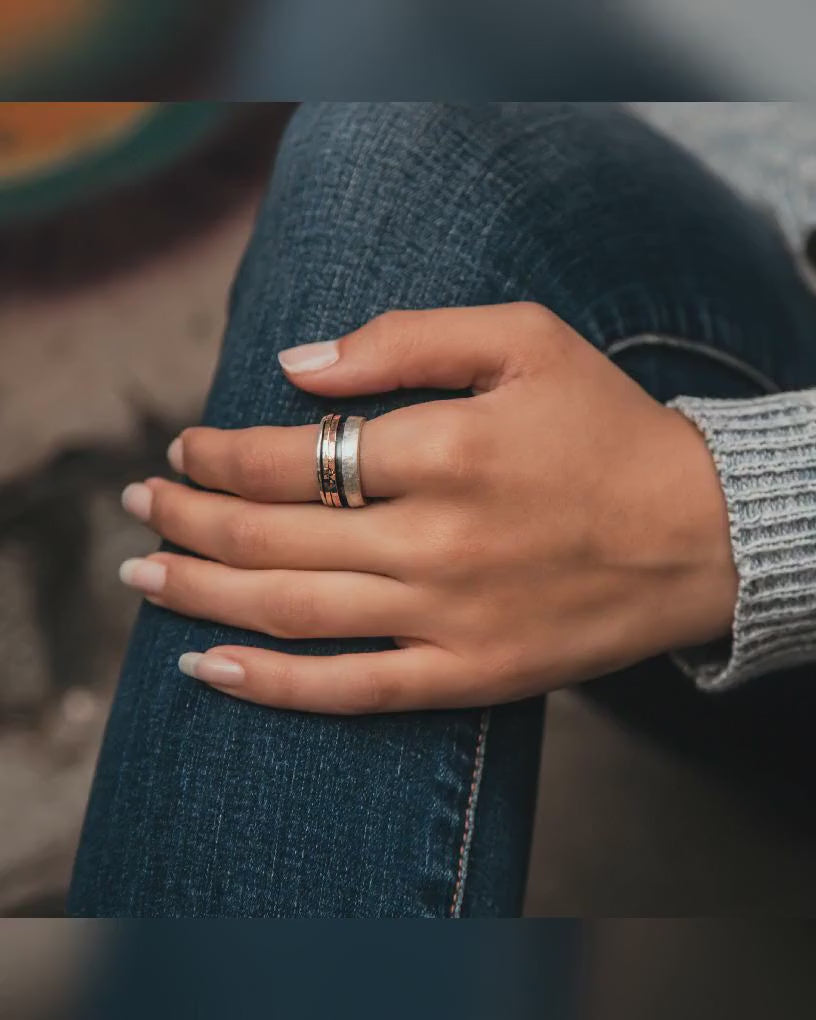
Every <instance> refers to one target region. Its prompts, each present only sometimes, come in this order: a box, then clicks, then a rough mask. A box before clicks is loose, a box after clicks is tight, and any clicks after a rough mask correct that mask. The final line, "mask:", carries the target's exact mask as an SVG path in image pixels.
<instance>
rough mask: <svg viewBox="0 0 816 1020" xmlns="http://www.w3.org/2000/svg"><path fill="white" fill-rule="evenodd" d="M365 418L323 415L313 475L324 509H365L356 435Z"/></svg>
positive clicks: (359, 431)
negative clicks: (333, 507) (315, 475)
mask: <svg viewBox="0 0 816 1020" xmlns="http://www.w3.org/2000/svg"><path fill="white" fill-rule="evenodd" d="M364 421H365V418H362V417H360V416H359V415H349V416H348V417H344V416H343V415H340V414H327V415H324V416H323V418H322V419H321V421H320V429H319V430H318V434H317V449H316V451H315V453H316V465H315V469H316V474H317V486H318V490H319V491H320V499H321V501H322V502H323V503H324V505H325V506H335V507H359V506H365V504H366V499H365V496H364V495H363V487H362V482H361V480H360V435H361V432H362V427H363V422H364Z"/></svg>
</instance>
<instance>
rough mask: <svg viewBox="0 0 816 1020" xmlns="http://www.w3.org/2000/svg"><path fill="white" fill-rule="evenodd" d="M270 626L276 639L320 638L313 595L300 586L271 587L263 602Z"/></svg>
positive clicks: (266, 618) (309, 590)
mask: <svg viewBox="0 0 816 1020" xmlns="http://www.w3.org/2000/svg"><path fill="white" fill-rule="evenodd" d="M263 603H264V617H265V620H266V623H267V626H268V627H269V629H270V630H271V632H272V633H274V634H275V635H276V636H277V637H283V638H296V637H315V636H319V635H318V631H319V620H318V613H317V605H316V602H315V597H314V592H313V591H312V590H311V589H310V588H308V587H306V586H305V585H301V584H287V585H285V586H283V587H280V588H274V589H272V588H270V590H269V591H268V592H267V593H266V595H265V596H264V599H263Z"/></svg>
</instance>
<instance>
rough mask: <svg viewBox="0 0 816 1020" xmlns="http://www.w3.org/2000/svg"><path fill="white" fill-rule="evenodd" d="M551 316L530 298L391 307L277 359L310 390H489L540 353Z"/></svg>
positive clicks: (338, 393) (331, 392)
mask: <svg viewBox="0 0 816 1020" xmlns="http://www.w3.org/2000/svg"><path fill="white" fill-rule="evenodd" d="M531 310H535V311H531ZM522 320H524V321H523V322H522ZM533 320H535V326H536V327H537V329H535V330H531V329H530V326H531V325H533ZM547 320H551V321H558V320H557V319H556V317H555V316H554V315H552V313H550V312H547V311H546V309H544V308H542V307H541V306H540V305H535V304H527V303H519V304H515V305H485V306H482V307H472V308H435V309H429V310H422V311H391V312H385V313H384V314H383V315H379V316H377V318H375V319H372V320H371V321H370V322H367V323H366V324H365V325H364V326H362V327H361V328H360V329H357V330H355V331H354V332H353V333H349V334H347V335H346V336H344V337H341V338H340V339H339V340H321V341H317V342H316V343H307V344H301V345H300V346H298V347H290V348H289V349H288V350H284V351H280V353H279V354H278V360H279V361H280V363H281V367H282V368H283V370H284V372H286V375H287V377H288V378H289V379H290V381H291V382H292V383H294V385H295V386H298V387H300V388H301V389H304V390H308V391H309V392H310V393H321V394H326V395H332V396H349V395H354V394H364V393H382V392H385V391H387V390H396V389H409V388H411V389H413V388H420V387H429V388H432V389H450V390H459V389H467V388H468V387H473V388H474V389H477V390H491V389H495V387H496V386H498V385H500V383H501V382H502V381H504V380H505V379H506V378H507V377H508V376H510V375H514V374H516V373H517V371H518V369H519V368H521V367H522V366H529V364H530V362H531V360H533V359H534V357H535V356H536V355H537V354H538V353H539V352H542V350H543V348H544V347H545V346H546V326H545V328H544V330H542V323H546V322H547Z"/></svg>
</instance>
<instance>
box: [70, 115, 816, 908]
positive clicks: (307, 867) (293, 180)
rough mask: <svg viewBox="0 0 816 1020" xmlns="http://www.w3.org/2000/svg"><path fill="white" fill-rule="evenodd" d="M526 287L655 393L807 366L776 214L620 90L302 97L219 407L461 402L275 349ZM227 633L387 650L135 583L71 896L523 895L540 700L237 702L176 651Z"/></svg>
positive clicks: (265, 413)
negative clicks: (350, 391)
mask: <svg viewBox="0 0 816 1020" xmlns="http://www.w3.org/2000/svg"><path fill="white" fill-rule="evenodd" d="M515 300H534V301H538V302H541V303H543V304H545V305H547V306H549V307H550V308H551V309H553V310H554V311H555V312H556V313H557V314H558V315H560V316H561V317H562V318H563V319H565V320H566V321H567V322H569V323H570V324H571V325H572V326H573V327H574V328H575V329H576V330H578V331H579V332H580V333H581V334H582V335H583V336H584V337H586V338H587V339H588V340H589V341H590V342H592V343H593V344H595V345H597V346H598V347H600V348H601V349H603V350H605V351H607V352H608V353H609V355H610V357H614V358H615V359H616V361H617V362H618V363H619V364H620V366H621V367H622V368H623V369H624V370H625V371H627V372H628V373H630V374H631V375H632V376H633V377H634V378H635V379H636V380H637V381H638V382H639V383H640V384H641V385H642V386H644V387H645V388H646V389H648V390H649V391H650V392H651V393H652V394H653V395H654V396H656V397H657V398H658V399H660V400H667V399H669V398H671V397H672V396H674V395H676V394H677V393H687V394H697V395H722V396H750V395H756V394H758V393H761V392H763V391H764V390H768V389H773V388H776V387H779V388H787V389H790V388H799V387H803V386H807V385H814V384H816V359H815V358H814V356H813V354H812V350H813V345H812V343H811V338H812V337H813V334H814V326H816V311H814V303H813V300H812V298H811V295H810V293H809V291H808V290H807V288H806V286H805V285H804V283H803V282H802V281H801V280H800V278H799V277H798V275H797V272H796V270H795V268H794V267H793V264H792V261H791V259H790V258H789V257H788V253H787V251H786V249H785V247H784V243H783V242H782V240H781V239H780V237H779V235H778V234H777V232H776V230H775V228H774V227H773V226H772V225H771V224H770V223H769V222H768V221H766V219H765V218H764V217H763V216H762V215H761V214H760V213H759V212H758V211H757V210H754V209H752V208H751V207H749V206H748V205H747V204H745V203H744V202H743V201H742V200H741V199H739V198H738V197H736V196H735V195H734V194H732V193H731V192H730V191H729V189H728V188H727V187H726V186H725V185H724V184H723V183H722V182H721V181H719V180H718V179H717V178H715V177H714V176H713V175H711V174H709V173H708V172H707V171H706V170H704V169H703V168H702V167H701V166H700V165H699V164H698V163H697V162H696V161H695V160H694V159H692V158H691V157H690V156H689V155H687V154H686V153H684V152H683V151H681V150H680V149H678V148H677V147H676V146H675V145H673V144H672V143H671V142H670V141H668V140H667V139H665V138H663V137H662V136H660V135H658V134H657V133H655V132H653V131H652V130H651V129H649V128H648V127H646V126H645V125H644V124H643V123H642V122H640V121H639V120H637V119H636V118H634V117H633V116H631V115H630V114H628V113H627V112H625V111H623V110H621V109H618V108H615V107H611V106H606V105H600V106H596V105H586V106H584V105H579V106H573V105H567V104H557V105H548V104H544V105H538V104H501V105H489V106H481V107H470V106H442V105H435V104H393V105H392V104H348V105H346V104H341V105H315V106H311V105H307V106H304V107H301V108H300V109H299V111H298V112H297V113H296V114H295V116H294V118H293V120H292V122H291V124H290V126H289V128H288V130H287V133H286V135H285V137H284V140H283V142H282V145H281V149H280V152H279V155H278V158H277V161H276V165H275V169H274V173H273V176H272V180H271V183H270V187H269V190H268V193H267V195H266V198H265V201H264V203H263V206H262V208H261V211H260V214H259V216H258V220H257V224H256V227H255V231H254V235H253V237H252V240H251V242H250V244H249V247H248V249H247V252H246V254H245V257H244V259H243V261H242V264H241V267H240V270H239V272H238V275H237V278H236V280H235V283H234V286H233V290H232V293H231V297H230V312H229V324H228V328H227V331H226V336H225V338H224V343H223V349H222V353H221V357H220V360H219V364H218V367H217V371H216V374H215V378H214V381H213V384H212V389H211V392H210V395H209V400H208V403H207V407H206V411H205V415H204V422H205V424H208V425H214V426H219V427H222V428H241V427H245V426H250V425H257V424H270V425H271V424H275V425H281V424H283V425H295V424H302V423H307V422H315V421H317V420H318V419H319V418H320V416H321V415H322V414H324V413H326V412H327V411H329V410H339V411H343V412H347V413H357V414H363V415H366V416H368V417H373V416H375V415H379V414H383V413H386V412H387V411H389V410H391V409H393V408H395V407H397V406H400V405H404V404H408V403H412V402H416V401H420V400H430V399H442V398H444V397H446V396H451V395H452V394H444V393H439V392H430V391H417V390H414V391H402V392H399V393H395V394H386V395H381V396H370V397H361V398H354V399H345V400H325V399H322V398H318V397H314V396H311V395H308V394H306V393H303V392H301V391H299V390H296V389H295V388H294V387H293V386H291V385H290V384H289V383H288V382H287V381H286V380H285V379H284V377H283V376H282V373H281V371H280V369H279V367H278V363H277V360H276V358H275V352H276V351H277V350H279V349H281V348H284V347H289V346H291V345H293V344H297V343H301V342H305V341H309V340H316V339H328V338H333V337H337V336H339V335H341V334H343V333H345V332H347V331H349V330H352V329H354V328H356V327H358V326H360V325H362V324H363V323H364V322H365V321H367V320H368V319H370V318H371V317H372V316H374V315H376V314H377V313H379V312H382V311H384V310H386V309H389V308H397V307H402V308H406V307H411V308H420V307H437V306H452V305H478V304H493V303H499V302H508V301H515ZM457 395H461V394H457ZM554 484H557V480H554ZM326 512H327V513H329V512H342V511H329V510H327V511H326ZM350 512H353V511H350ZM405 540H406V542H410V540H411V538H410V535H406V539H405ZM238 643H245V644H253V645H260V646H263V647H267V648H282V649H285V650H287V651H294V652H302V653H307V654H314V653H319V654H325V655H332V654H335V653H337V652H341V651H367V650H375V649H378V648H381V647H388V646H389V642H388V641H384V640H372V639H366V638H360V639H359V640H345V639H343V640H340V639H338V640H308V641H284V640H282V639H276V638H272V637H268V636H265V635H259V634H256V633H249V632H245V631H240V630H236V629H233V628H229V627H223V626H219V625H215V624H212V623H208V622H205V621H200V620H192V619H187V618H183V617H181V616H178V615H176V614H174V613H171V612H168V611H166V610H163V609H160V608H157V607H154V606H152V605H149V604H147V603H143V605H142V607H141V609H140V612H139V616H138V620H137V622H136V625H135V628H134V632H133V636H132V640H131V642H130V647H129V650H128V653H127V656H126V659H125V662H124V665H123V668H122V673H121V678H120V682H119V687H118V691H117V694H116V697H115V701H114V704H113V708H112V712H111V716H110V720H109V723H108V727H107V732H106V735H105V739H104V742H103V747H102V751H101V755H100V758H99V763H98V768H97V772H96V777H95V780H94V783H93V788H92V792H91V797H90V802H89V805H88V811H87V817H86V821H85V825H84V830H83V834H82V838H81V843H80V847H79V851H78V856H77V861H76V866H75V872H74V877H73V883H72V888H71V892H70V897H69V912H70V913H72V914H74V915H83V916H87V915H91V916H167V917H180V916H220V915H228V916H233V915H244V916H278V917H280V916H290V917H291V916H312V917H314V916H324V917H332V916H340V917H356V916H369V917H371V916H373V917H384V916H421V917H447V916H452V917H459V916H473V917H475V916H513V915H517V914H518V913H519V912H520V910H521V905H522V898H523V893H524V886H525V877H526V868H527V858H528V850H529V842H530V834H531V826H532V815H533V809H534V801H535V793H536V776H537V770H538V762H539V749H540V734H541V732H542V721H543V710H544V700H543V698H542V699H534V700H528V701H525V702H521V703H517V704H511V705H499V706H495V707H492V708H490V709H484V710H482V709H473V710H464V711H445V712H413V713H408V714H401V715H380V716H375V717H359V718H347V717H344V718H337V717H325V716H319V715H307V714H302V713H297V712H285V711H276V710H270V709H268V708H261V707H258V706H254V705H251V704H248V703H246V702H242V701H238V700H233V699H230V698H228V697H226V696H224V695H222V694H219V693H217V692H216V691H214V690H211V689H209V688H207V687H205V686H204V685H203V684H199V683H196V682H195V681H193V680H190V679H187V678H186V677H184V676H182V675H181V674H180V673H179V672H178V670H177V668H176V662H177V659H178V656H179V655H180V653H182V652H183V651H186V650H203V649H205V648H207V647H210V646H212V645H215V644H238ZM663 668H668V667H663Z"/></svg>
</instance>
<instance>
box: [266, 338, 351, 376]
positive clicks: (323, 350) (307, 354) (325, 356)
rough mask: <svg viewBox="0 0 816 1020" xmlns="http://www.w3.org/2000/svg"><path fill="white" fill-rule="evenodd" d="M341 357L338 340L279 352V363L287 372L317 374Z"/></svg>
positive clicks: (317, 342) (302, 345) (318, 341)
mask: <svg viewBox="0 0 816 1020" xmlns="http://www.w3.org/2000/svg"><path fill="white" fill-rule="evenodd" d="M339 357H340V345H339V344H338V342H337V341H336V340H317V341H315V343H312V344H300V345H299V346H298V347H289V348H287V349H286V350H285V351H278V361H279V362H280V363H281V365H283V367H284V368H285V369H286V371H287V372H315V371H316V370H317V369H318V368H328V366H329V365H333V364H334V363H335V361H337V359H338V358H339Z"/></svg>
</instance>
